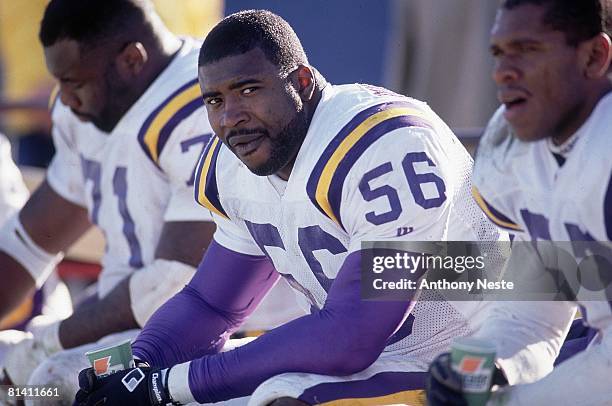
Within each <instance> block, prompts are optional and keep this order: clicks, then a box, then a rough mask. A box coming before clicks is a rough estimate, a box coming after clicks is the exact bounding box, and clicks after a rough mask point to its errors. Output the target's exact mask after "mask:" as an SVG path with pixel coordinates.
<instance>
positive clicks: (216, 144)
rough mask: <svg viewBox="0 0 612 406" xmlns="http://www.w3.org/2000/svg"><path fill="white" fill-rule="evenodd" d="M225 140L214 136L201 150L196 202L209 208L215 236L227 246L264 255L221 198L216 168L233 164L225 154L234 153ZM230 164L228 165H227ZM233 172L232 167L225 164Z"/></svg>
mask: <svg viewBox="0 0 612 406" xmlns="http://www.w3.org/2000/svg"><path fill="white" fill-rule="evenodd" d="M222 146H223V142H221V140H220V139H219V138H218V137H216V136H214V137H213V138H211V140H210V142H209V143H208V145H206V148H205V150H204V151H203V152H202V155H201V157H200V160H199V162H198V165H197V169H196V178H195V190H194V192H195V201H196V202H197V204H199V205H201V206H202V207H200V210H210V214H211V215H212V218H213V220H214V221H215V224H216V226H217V229H216V231H215V235H214V239H215V241H216V242H217V243H219V244H221V245H222V246H224V247H225V248H227V249H230V250H232V251H236V252H240V253H243V254H247V255H264V253H263V252H262V251H261V249H260V248H259V247H258V246H257V244H256V243H255V241H253V238H252V237H251V235H250V234H249V232H248V230H247V229H246V228H245V226H244V223H241V222H237V221H233V220H232V219H231V218H230V217H229V215H228V214H227V212H226V211H225V209H224V208H223V206H222V205H221V202H220V200H219V188H218V184H217V179H218V176H217V175H218V174H217V168H218V165H219V161H222V162H223V163H222V164H221V165H232V164H235V162H234V163H232V162H231V161H230V160H225V161H223V155H224V154H227V153H229V154H231V153H230V152H228V151H227V149H225V148H222ZM226 163H227V164H226ZM223 169H224V170H229V171H230V172H231V170H232V168H231V167H224V168H223Z"/></svg>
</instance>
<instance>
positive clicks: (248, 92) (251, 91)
mask: <svg viewBox="0 0 612 406" xmlns="http://www.w3.org/2000/svg"><path fill="white" fill-rule="evenodd" d="M255 90H257V87H254V86H251V87H245V88H244V89H242V94H251V93H253V92H254V91H255Z"/></svg>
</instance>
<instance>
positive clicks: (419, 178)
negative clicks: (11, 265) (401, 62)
mask: <svg viewBox="0 0 612 406" xmlns="http://www.w3.org/2000/svg"><path fill="white" fill-rule="evenodd" d="M471 167H472V160H471V158H470V157H469V155H468V153H467V151H466V150H465V149H464V148H463V146H462V145H461V144H460V143H459V141H458V140H457V138H456V137H455V136H454V134H453V133H452V132H451V130H450V129H449V128H448V127H447V126H446V125H445V124H444V123H443V122H442V120H441V119H440V118H438V117H437V116H436V115H435V113H434V112H433V111H431V109H429V108H428V107H427V105H426V104H425V103H422V102H419V101H417V100H414V99H410V98H407V97H404V96H401V95H397V94H394V93H392V92H390V91H388V90H386V89H381V88H375V87H372V86H367V85H358V84H355V85H343V86H331V85H327V86H326V87H325V89H324V90H323V95H322V98H321V100H320V102H319V105H318V106H317V108H316V111H315V113H314V116H313V118H312V121H311V124H310V127H309V129H308V132H307V135H306V137H305V140H304V142H303V144H302V146H301V148H300V150H299V152H298V155H297V158H296V161H295V164H294V167H293V171H292V173H291V176H290V178H289V180H288V181H287V182H285V181H283V180H281V179H280V178H278V177H277V176H276V175H271V176H267V177H266V176H256V175H255V174H253V173H251V172H250V171H249V169H248V168H247V167H246V166H245V165H244V164H243V163H242V162H241V161H240V160H239V159H238V158H237V157H236V156H235V155H234V154H233V153H232V152H231V151H230V150H229V148H227V147H226V146H225V145H224V144H223V143H222V142H221V141H220V140H219V139H217V138H214V139H213V140H212V141H211V143H210V145H209V146H208V147H207V149H206V150H205V152H204V154H203V156H202V158H201V160H200V164H199V167H198V171H197V172H198V176H197V180H196V198H197V200H198V201H199V203H200V204H202V205H203V206H205V207H207V208H208V209H210V210H211V211H212V212H213V217H214V218H215V220H216V221H217V232H216V234H215V240H216V241H217V242H218V243H219V244H221V245H223V246H225V247H226V248H228V249H231V250H233V251H237V252H241V253H245V254H250V255H266V256H267V257H268V258H269V259H270V260H271V261H272V262H273V264H274V266H275V268H276V269H277V270H278V271H279V272H280V273H281V274H282V275H283V277H284V278H286V280H287V281H288V282H289V283H290V284H291V285H292V287H293V288H294V289H295V290H297V291H299V292H300V293H301V294H302V296H303V298H305V301H306V303H307V304H308V305H309V306H310V308H311V310H312V309H320V308H322V307H323V305H324V303H325V300H326V297H327V293H328V292H329V290H330V287H331V285H332V284H333V283H334V279H335V277H336V275H337V273H338V271H339V269H340V267H341V265H342V263H343V261H344V259H345V258H346V257H347V255H348V254H350V253H352V252H356V251H359V250H360V249H361V242H362V241H374V240H414V241H440V240H459V241H478V240H497V239H498V238H499V234H498V232H497V231H496V230H495V228H494V227H492V226H491V225H489V224H488V223H487V220H486V218H485V217H484V216H483V215H482V213H481V212H480V210H479V209H478V207H477V206H476V205H475V203H473V201H472V199H471V195H470V175H471ZM480 306H482V304H477V303H473V302H471V303H468V302H463V303H458V302H457V303H451V302H446V301H443V300H429V301H419V302H418V303H416V305H415V306H414V309H413V310H412V312H411V316H410V317H409V318H408V319H407V321H406V323H405V325H404V328H400V329H399V330H398V333H397V334H396V335H395V337H394V340H393V341H394V342H393V343H390V344H389V345H388V346H387V348H386V351H397V352H399V353H406V352H410V354H411V356H414V358H415V359H416V360H421V361H422V362H423V363H422V367H423V368H426V367H427V363H428V362H429V361H430V360H431V359H432V357H433V356H435V355H436V354H438V353H439V352H441V351H443V350H446V349H447V346H448V344H449V342H450V339H451V338H452V337H455V336H457V335H465V334H468V333H469V332H471V331H472V330H473V328H474V326H473V325H472V320H470V319H471V318H472V317H474V316H475V314H476V313H477V311H478V310H479V308H480ZM474 320H475V319H474Z"/></svg>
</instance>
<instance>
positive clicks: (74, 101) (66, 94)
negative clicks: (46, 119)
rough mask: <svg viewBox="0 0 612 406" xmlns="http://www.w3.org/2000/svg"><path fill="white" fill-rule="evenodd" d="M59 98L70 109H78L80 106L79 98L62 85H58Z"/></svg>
mask: <svg viewBox="0 0 612 406" xmlns="http://www.w3.org/2000/svg"><path fill="white" fill-rule="evenodd" d="M60 100H61V101H62V103H63V104H65V105H66V106H68V107H70V108H71V109H72V110H79V107H81V100H80V99H79V98H78V97H77V96H76V95H75V94H74V93H72V92H71V91H70V90H67V89H66V88H65V87H64V86H60Z"/></svg>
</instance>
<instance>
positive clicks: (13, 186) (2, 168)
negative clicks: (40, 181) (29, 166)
mask: <svg viewBox="0 0 612 406" xmlns="http://www.w3.org/2000/svg"><path fill="white" fill-rule="evenodd" d="M27 199H28V189H27V188H26V186H25V184H24V183H23V178H22V177H21V173H20V172H19V169H17V166H16V165H15V163H14V162H13V158H12V156H11V144H10V143H9V140H8V139H7V138H6V137H5V136H4V134H0V225H1V224H3V223H4V222H5V221H6V220H7V219H8V218H9V217H10V215H11V214H13V213H14V212H16V211H17V210H19V209H20V208H21V206H23V205H24V203H25V202H26V200H27Z"/></svg>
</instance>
